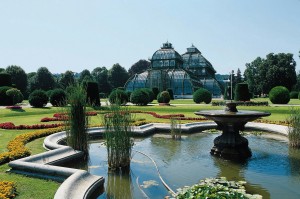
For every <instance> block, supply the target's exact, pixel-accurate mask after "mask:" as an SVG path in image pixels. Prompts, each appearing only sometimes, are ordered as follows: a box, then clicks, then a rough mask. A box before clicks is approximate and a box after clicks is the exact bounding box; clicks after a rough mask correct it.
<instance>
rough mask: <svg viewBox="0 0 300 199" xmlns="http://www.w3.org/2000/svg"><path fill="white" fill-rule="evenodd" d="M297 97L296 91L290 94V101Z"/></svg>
mask: <svg viewBox="0 0 300 199" xmlns="http://www.w3.org/2000/svg"><path fill="white" fill-rule="evenodd" d="M298 95H299V92H297V91H292V92H290V98H291V99H298Z"/></svg>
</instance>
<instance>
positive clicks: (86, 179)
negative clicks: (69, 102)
mask: <svg viewBox="0 0 300 199" xmlns="http://www.w3.org/2000/svg"><path fill="white" fill-rule="evenodd" d="M216 127H217V125H216V123H214V122H194V123H187V124H181V130H182V132H183V133H191V132H194V131H201V130H206V129H214V128H216ZM245 128H246V129H253V130H262V131H270V132H274V133H278V134H282V135H286V136H287V135H288V127H286V126H282V125H275V124H265V123H255V122H249V123H247V124H246V126H245ZM132 130H133V134H134V136H147V135H150V134H154V132H155V131H169V130H170V124H165V123H151V124H145V125H142V126H138V127H136V126H135V127H132ZM103 132H104V128H103V127H96V128H90V129H89V130H88V133H89V135H90V136H100V135H102V133H103ZM65 137H66V133H65V132H64V131H62V132H58V133H55V134H52V135H50V136H47V137H46V138H45V140H44V147H45V148H46V149H49V150H50V151H47V152H44V153H41V154H38V155H34V156H30V157H26V158H22V159H19V160H15V161H12V162H10V163H9V166H10V167H11V168H12V169H11V170H12V172H16V173H22V174H26V175H33V176H36V177H42V178H50V179H54V180H58V181H60V180H61V181H63V180H64V182H63V183H62V185H61V186H60V187H59V188H58V190H57V191H56V194H55V197H54V198H55V199H68V198H70V199H71V198H72V199H77V198H78V199H81V198H88V197H89V196H90V194H92V193H93V191H95V190H96V189H97V188H99V187H101V186H103V184H104V178H103V177H101V176H95V175H91V174H90V173H88V172H87V171H83V170H79V169H71V168H64V167H59V166H54V165H52V164H58V163H62V162H66V161H70V160H72V159H75V158H79V157H82V155H83V153H82V152H81V151H75V150H73V149H72V148H71V147H68V146H64V145H60V144H59V143H60V142H61V140H63V139H64V138H65Z"/></svg>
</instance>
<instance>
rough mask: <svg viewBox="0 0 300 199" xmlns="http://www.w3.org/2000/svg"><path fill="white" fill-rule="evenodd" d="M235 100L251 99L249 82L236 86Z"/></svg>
mask: <svg viewBox="0 0 300 199" xmlns="http://www.w3.org/2000/svg"><path fill="white" fill-rule="evenodd" d="M234 100H235V101H250V93H249V88H248V84H246V83H239V84H237V85H236V86H235V91H234Z"/></svg>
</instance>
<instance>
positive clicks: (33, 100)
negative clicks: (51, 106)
mask: <svg viewBox="0 0 300 199" xmlns="http://www.w3.org/2000/svg"><path fill="white" fill-rule="evenodd" d="M28 100H29V104H30V105H31V106H33V107H38V108H41V107H44V106H46V105H47V103H48V96H47V94H46V92H45V91H43V90H35V91H33V92H32V93H31V94H30V95H29V99H28Z"/></svg>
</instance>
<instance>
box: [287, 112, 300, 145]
mask: <svg viewBox="0 0 300 199" xmlns="http://www.w3.org/2000/svg"><path fill="white" fill-rule="evenodd" d="M288 124H289V131H288V138H289V144H290V146H291V147H294V148H300V109H292V110H291V115H290V117H289V118H288Z"/></svg>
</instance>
